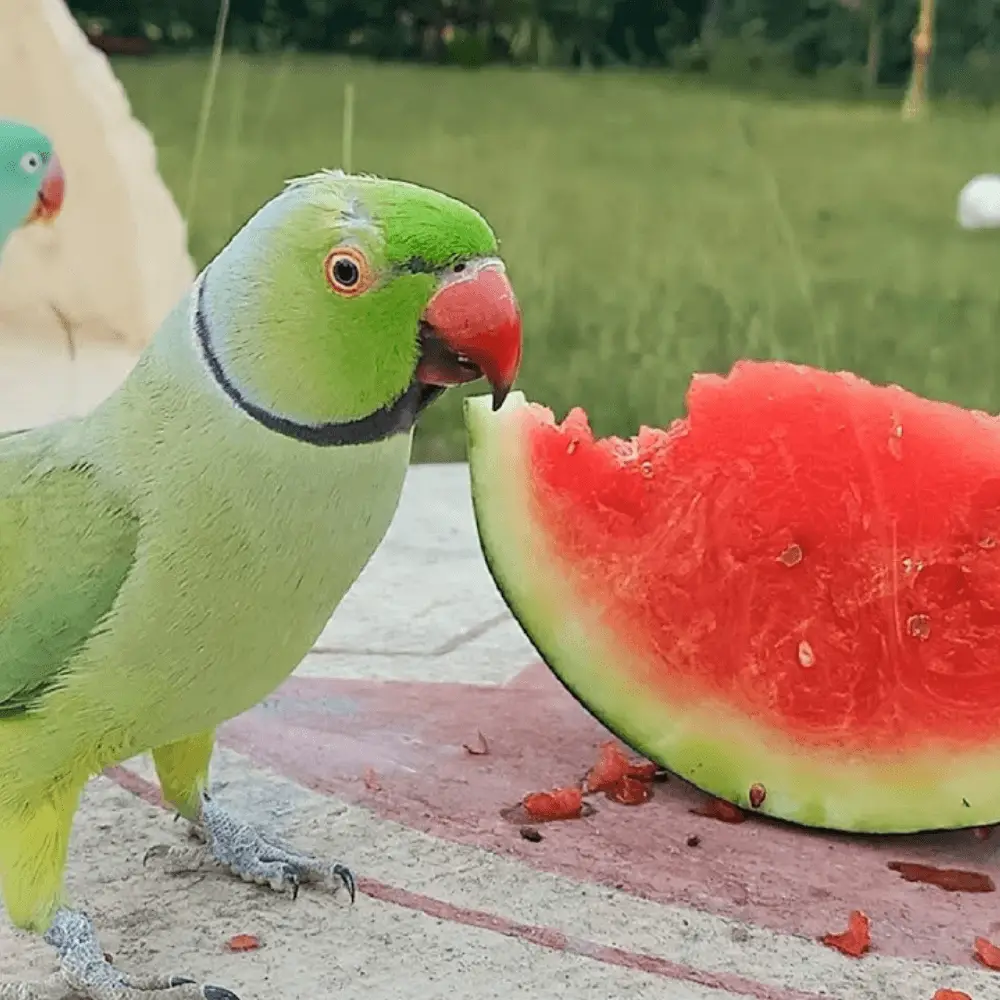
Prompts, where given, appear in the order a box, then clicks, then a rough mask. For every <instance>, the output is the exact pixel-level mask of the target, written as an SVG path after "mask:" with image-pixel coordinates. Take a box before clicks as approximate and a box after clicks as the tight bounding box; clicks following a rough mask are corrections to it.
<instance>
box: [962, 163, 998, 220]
mask: <svg viewBox="0 0 1000 1000" xmlns="http://www.w3.org/2000/svg"><path fill="white" fill-rule="evenodd" d="M958 224H959V225H960V226H961V227H962V228H963V229H1000V174H980V175H979V176H978V177H973V178H972V180H971V181H969V183H968V184H966V185H965V187H964V188H962V190H961V192H960V193H959V196H958Z"/></svg>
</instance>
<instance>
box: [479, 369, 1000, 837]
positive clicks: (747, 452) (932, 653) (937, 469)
mask: <svg viewBox="0 0 1000 1000" xmlns="http://www.w3.org/2000/svg"><path fill="white" fill-rule="evenodd" d="M687 404H688V413H689V416H688V417H687V418H686V419H685V420H678V421H676V422H674V423H673V424H672V425H671V426H670V427H669V428H668V429H667V430H651V429H649V428H645V427H644V428H642V429H641V430H640V431H639V434H638V435H637V436H636V437H635V438H633V439H631V440H629V441H625V440H620V439H617V438H608V439H605V440H595V439H594V437H593V435H592V433H591V431H590V428H589V426H588V423H587V418H586V415H585V414H584V413H583V411H582V410H579V409H576V410H573V411H572V412H571V413H570V414H569V415H568V416H567V417H566V419H565V420H564V421H563V422H562V423H561V424H560V423H557V422H556V421H555V420H554V419H553V415H552V413H551V412H550V411H549V410H547V409H545V408H544V407H542V406H538V405H536V404H532V403H528V402H527V401H526V400H525V398H524V396H523V394H521V393H513V394H511V396H510V398H509V399H508V401H507V403H506V404H505V406H504V407H503V408H502V409H501V410H500V411H499V412H497V413H493V412H492V410H491V408H490V401H489V398H488V397H475V398H472V399H469V400H468V401H467V403H466V424H467V429H468V436H469V461H470V467H471V474H472V489H473V497H474V503H475V511H476V519H477V523H478V529H479V535H480V540H481V543H482V546H483V550H484V553H485V555H486V558H487V562H488V563H489V566H490V570H491V572H492V574H493V577H494V579H495V580H496V583H497V585H498V587H499V588H500V591H501V592H502V594H503V595H504V598H505V599H506V601H507V603H508V605H509V606H510V608H511V610H512V611H513V613H514V615H515V616H516V617H517V619H518V621H519V622H520V623H521V626H522V628H523V629H524V631H525V632H526V633H527V635H528V636H529V637H530V639H531V640H532V642H533V643H534V645H535V647H536V648H537V649H538V651H539V653H540V654H541V655H542V657H543V658H544V659H545V661H546V662H547V663H548V665H549V666H550V667H551V669H552V670H553V671H554V672H555V674H556V675H557V676H558V677H559V679H560V680H561V681H562V682H563V684H564V685H565V686H566V687H567V688H568V689H569V690H570V691H571V692H572V693H573V694H574V695H575V696H576V697H577V698H578V699H579V700H580V701H581V702H582V703H583V704H584V706H585V707H586V708H587V709H589V710H590V712H592V713H593V714H594V715H595V716H596V717H597V718H598V719H600V720H601V721H602V722H603V723H604V724H605V725H606V726H607V727H608V728H609V729H610V730H612V731H613V732H614V733H615V734H617V735H618V736H619V737H620V738H621V739H622V740H624V741H625V742H626V743H628V744H629V745H631V746H632V747H633V748H634V749H635V750H636V751H638V752H639V753H641V754H643V755H644V756H646V757H649V758H650V759H651V760H654V761H656V762H657V763H659V764H660V765H662V766H663V767H666V768H669V769H670V770H672V771H674V772H675V773H677V774H679V775H681V776H682V777H684V778H686V779H688V780H689V781H691V782H692V783H694V784H695V785H697V786H698V787H700V788H702V789H703V790H704V791H706V792H709V793H711V794H712V795H716V796H719V797H720V798H723V799H726V800H727V801H729V802H732V803H734V804H736V805H739V806H741V807H743V808H754V807H757V811H759V812H761V813H766V814H769V815H771V816H775V817H779V818H782V819H785V820H789V821H792V822H796V823H800V824H803V825H807V826H816V827H825V828H832V829H839V830H848V831H866V832H872V833H888V832H912V831H918V830H926V829H944V828H957V827H967V826H982V825H987V824H991V823H996V822H997V821H1000V544H998V543H1000V420H998V419H996V418H994V417H991V416H989V415H987V414H985V413H979V412H971V411H968V410H963V409H961V408H959V407H957V406H952V405H949V404H946V403H940V402H932V401H930V400H926V399H922V398H920V397H918V396H915V395H913V394H911V393H909V392H906V391H905V390H903V389H900V388H898V387H896V386H891V387H883V386H874V385H872V384H870V383H868V382H866V381H864V380H862V379H860V378H858V377H856V376H853V375H850V374H843V373H841V374H833V373H830V372H824V371H817V370H815V369H811V368H807V367H803V366H799V365H792V364H785V363H771V362H768V363H756V362H754V363H751V362H742V363H739V364H737V365H736V366H735V367H734V368H733V370H732V371H731V372H730V374H729V375H728V376H727V377H720V376H715V375H706V376H696V377H695V378H694V380H693V382H692V384H691V387H690V389H689V392H688V397H687Z"/></svg>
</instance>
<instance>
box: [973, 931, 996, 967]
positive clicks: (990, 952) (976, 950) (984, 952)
mask: <svg viewBox="0 0 1000 1000" xmlns="http://www.w3.org/2000/svg"><path fill="white" fill-rule="evenodd" d="M972 954H973V955H974V957H975V959H976V961H977V962H978V963H979V964H980V965H985V966H986V968H987V969H994V970H996V971H997V972H1000V948H998V947H997V946H996V945H995V944H994V943H993V942H992V941H990V940H989V939H988V938H984V937H978V938H976V941H975V944H974V945H973V947H972Z"/></svg>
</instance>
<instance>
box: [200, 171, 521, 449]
mask: <svg viewBox="0 0 1000 1000" xmlns="http://www.w3.org/2000/svg"><path fill="white" fill-rule="evenodd" d="M196 300H197V306H196V311H195V315H194V326H195V332H196V335H197V337H198V340H199V342H200V345H201V348H202V351H203V354H204V356H205V359H206V361H207V364H208V366H209V368H210V370H211V372H212V374H213V376H214V378H215V380H216V381H217V382H218V383H219V384H220V385H221V386H222V388H223V389H225V391H226V392H227V393H228V394H229V396H230V398H231V399H232V400H233V401H234V402H236V403H237V404H238V405H239V406H241V407H242V408H243V409H244V410H245V411H246V412H248V413H250V414H251V415H252V416H254V417H255V418H256V419H258V420H259V421H261V422H263V423H265V424H266V425H269V426H271V427H272V428H273V429H277V430H281V431H282V432H284V433H289V434H292V435H293V436H296V437H300V438H303V439H306V440H313V441H315V442H316V443H335V442H336V443H348V442H351V441H357V442H360V441H365V440H375V439H378V438H380V437H385V436H387V435H388V434H391V433H394V432H395V431H399V430H405V429H408V427H409V426H412V423H413V421H414V420H415V418H416V416H417V414H418V413H419V411H420V410H421V409H423V407H424V406H426V405H427V404H428V403H429V402H430V401H431V400H433V399H434V398H435V397H436V396H438V395H439V394H440V393H441V392H442V391H443V390H444V387H446V386H449V385H457V384H459V383H462V382H469V381H472V380H474V379H477V378H480V377H482V376H485V377H486V378H487V379H488V380H489V381H490V383H491V384H492V386H493V393H494V402H495V405H496V406H499V405H500V403H501V402H502V401H503V398H504V397H505V396H506V394H507V392H508V390H509V389H510V387H511V384H512V383H513V381H514V378H515V376H516V375H517V371H518V367H519V364H520V360H521V317H520V312H519V309H518V305H517V301H516V299H515V297H514V292H513V289H512V288H511V286H510V282H509V281H508V279H507V276H506V274H505V271H504V266H503V264H502V262H501V261H500V258H499V257H498V250H497V241H496V237H495V236H494V234H493V232H492V230H491V229H490V227H489V225H487V223H486V221H485V220H484V219H483V218H482V216H480V215H479V213H478V212H476V211H475V210H474V209H472V208H470V207H469V206H468V205H465V204H463V203H462V202H460V201H456V200H455V199H453V198H449V197H447V196H446V195H443V194H440V193H438V192H436V191H431V190H428V189H426V188H422V187H417V186H415V185H412V184H407V183H404V182H401V181H389V180H383V179H380V178H376V177H357V176H349V175H345V174H342V173H339V172H324V173H320V174H316V175H313V176H310V177H305V178H302V179H299V180H295V181H292V182H290V183H289V185H288V186H287V187H286V188H285V190H284V191H283V192H282V193H281V194H280V195H278V196H277V197H276V198H274V199H273V200H272V201H270V202H269V203H268V204H267V205H265V206H264V207H263V208H262V209H261V210H260V211H259V212H258V213H257V214H256V215H255V216H254V217H253V218H252V219H251V220H250V221H249V222H248V223H247V224H246V226H245V227H244V228H243V229H242V230H241V231H240V232H239V233H237V234H236V236H235V237H234V238H233V240H232V241H231V242H230V243H229V244H228V246H227V247H226V248H225V249H224V250H223V251H222V252H221V253H220V254H219V256H218V257H217V258H216V259H215V260H214V261H213V262H212V263H211V264H209V265H208V267H207V268H206V269H205V271H204V272H203V275H202V278H201V280H200V282H199V285H198V290H197V292H196Z"/></svg>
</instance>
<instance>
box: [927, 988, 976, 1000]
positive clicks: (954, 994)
mask: <svg viewBox="0 0 1000 1000" xmlns="http://www.w3.org/2000/svg"><path fill="white" fill-rule="evenodd" d="M934 1000H972V997H970V996H969V994H968V993H963V992H962V991H961V990H938V991H937V992H936V993H935V994H934Z"/></svg>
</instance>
